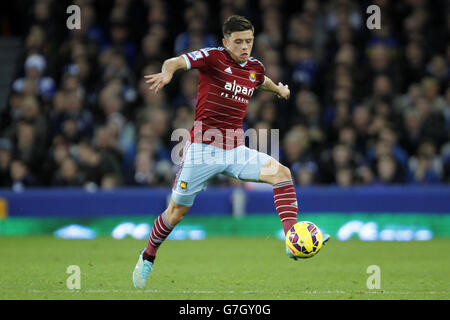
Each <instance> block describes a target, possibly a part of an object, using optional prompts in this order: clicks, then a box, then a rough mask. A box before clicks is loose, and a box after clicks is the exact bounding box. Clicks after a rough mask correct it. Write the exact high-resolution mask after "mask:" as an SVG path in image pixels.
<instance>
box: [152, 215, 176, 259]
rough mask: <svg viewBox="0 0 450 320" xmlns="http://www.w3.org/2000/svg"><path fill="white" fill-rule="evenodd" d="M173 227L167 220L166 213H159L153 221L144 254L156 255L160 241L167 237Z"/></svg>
mask: <svg viewBox="0 0 450 320" xmlns="http://www.w3.org/2000/svg"><path fill="white" fill-rule="evenodd" d="M173 228H174V227H173V226H172V225H171V224H170V223H169V222H168V221H167V218H166V214H165V213H164V212H163V213H161V214H160V215H159V216H158V218H156V219H155V222H153V227H152V233H151V234H150V239H148V243H147V247H146V248H145V253H146V256H147V255H148V256H150V257H153V258H152V259H154V257H155V256H156V251H158V248H159V246H160V245H161V243H162V242H163V241H164V240H165V239H166V238H167V236H168V235H169V234H170V232H171V231H172V229H173Z"/></svg>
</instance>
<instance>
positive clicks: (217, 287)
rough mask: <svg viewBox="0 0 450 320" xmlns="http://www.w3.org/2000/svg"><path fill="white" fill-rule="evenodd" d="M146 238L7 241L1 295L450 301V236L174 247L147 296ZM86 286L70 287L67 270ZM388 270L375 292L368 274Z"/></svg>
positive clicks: (0, 253) (0, 252)
mask: <svg viewBox="0 0 450 320" xmlns="http://www.w3.org/2000/svg"><path fill="white" fill-rule="evenodd" d="M145 244H146V241H137V240H132V239H125V240H113V239H111V238H107V237H104V238H99V239H96V240H61V239H55V238H53V237H50V236H48V237H47V236H37V237H23V238H19V237H0V257H1V258H0V299H1V300H4V299H171V300H172V299H219V300H222V299H244V300H251V299H274V300H277V299H283V300H288V299H289V300H290V299H450V268H449V265H450V250H449V249H450V239H448V238H447V239H437V240H432V241H425V242H361V241H358V240H352V241H348V242H340V241H337V240H335V239H332V240H330V242H329V244H328V245H327V246H325V247H324V248H323V249H322V250H321V252H320V253H319V254H318V255H317V256H316V257H314V258H312V259H308V260H300V261H292V260H290V259H288V258H287V256H286V255H285V253H284V245H283V242H282V241H280V240H277V239H274V238H239V237H234V238H210V239H206V240H201V241H174V240H169V241H166V242H165V243H164V244H163V245H162V247H161V248H160V251H159V254H158V258H157V260H156V264H155V269H154V271H153V273H152V274H151V277H150V280H149V285H148V287H147V289H145V290H136V289H134V288H133V285H132V281H131V273H132V271H133V268H134V266H135V263H136V261H137V257H138V252H139V250H140V249H142V248H143V247H144V246H145ZM70 265H77V266H78V267H79V268H80V270H81V274H80V285H81V289H79V290H77V289H74V290H70V289H68V288H67V279H68V278H69V277H70V276H71V274H68V273H66V271H67V268H68V266H70ZM371 265H376V266H378V267H379V268H380V271H381V273H380V280H381V282H380V289H368V287H367V281H368V278H369V277H370V276H371V274H368V273H367V268H368V267H369V266H371Z"/></svg>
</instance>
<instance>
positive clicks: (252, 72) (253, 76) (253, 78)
mask: <svg viewBox="0 0 450 320" xmlns="http://www.w3.org/2000/svg"><path fill="white" fill-rule="evenodd" d="M248 78H249V79H250V81H256V72H255V71H250V74H249V76H248Z"/></svg>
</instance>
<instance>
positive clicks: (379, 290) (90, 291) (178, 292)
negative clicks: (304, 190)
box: [30, 289, 450, 297]
mask: <svg viewBox="0 0 450 320" xmlns="http://www.w3.org/2000/svg"><path fill="white" fill-rule="evenodd" d="M30 291H31V293H50V292H52V293H74V294H79V293H80V294H81V293H155V294H273V295H275V294H287V293H290V294H293V293H296V294H312V295H316V294H383V295H384V294H393V295H412V294H420V295H437V294H439V295H449V297H450V292H448V291H389V290H383V289H377V290H366V291H341V290H305V291H289V292H288V291H278V292H273V291H258V290H242V291H236V290H157V289H144V290H141V289H134V290H120V289H88V290H83V289H79V290H76V289H73V290H70V289H65V290H50V291H46V290H30Z"/></svg>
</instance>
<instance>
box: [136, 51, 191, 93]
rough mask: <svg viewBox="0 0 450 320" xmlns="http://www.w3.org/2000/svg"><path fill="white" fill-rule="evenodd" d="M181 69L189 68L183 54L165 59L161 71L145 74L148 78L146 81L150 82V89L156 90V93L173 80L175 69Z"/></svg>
mask: <svg viewBox="0 0 450 320" xmlns="http://www.w3.org/2000/svg"><path fill="white" fill-rule="evenodd" d="M180 69H183V70H187V69H188V66H187V63H186V60H185V59H184V58H183V57H182V56H179V57H173V58H170V59H167V60H165V61H164V63H163V65H162V68H161V72H160V73H155V74H149V75H145V76H144V78H145V79H147V80H146V81H145V82H146V83H148V84H150V88H149V89H150V90H155V93H158V92H159V90H161V89H162V88H163V87H164V86H165V85H166V84H168V83H169V82H170V81H171V80H172V77H173V74H174V73H175V71H177V70H180Z"/></svg>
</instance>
